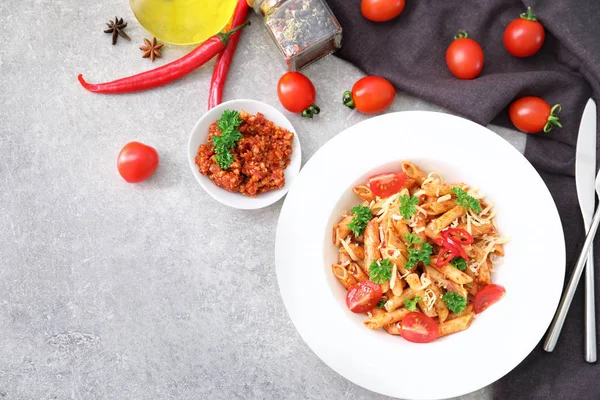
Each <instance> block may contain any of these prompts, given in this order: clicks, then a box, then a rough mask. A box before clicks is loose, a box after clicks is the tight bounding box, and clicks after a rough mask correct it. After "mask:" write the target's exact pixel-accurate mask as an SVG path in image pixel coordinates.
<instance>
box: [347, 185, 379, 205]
mask: <svg viewBox="0 0 600 400" xmlns="http://www.w3.org/2000/svg"><path fill="white" fill-rule="evenodd" d="M352 191H353V192H354V194H356V195H357V196H358V197H360V198H361V199H363V200H365V201H368V202H369V203H370V202H372V201H375V195H374V194H373V192H372V191H371V188H370V187H368V186H367V185H360V186H354V187H353V188H352Z"/></svg>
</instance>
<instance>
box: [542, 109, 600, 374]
mask: <svg viewBox="0 0 600 400" xmlns="http://www.w3.org/2000/svg"><path fill="white" fill-rule="evenodd" d="M575 157H576V158H575V183H576V186H577V198H578V199H579V204H580V207H581V213H582V215H583V222H584V225H585V231H586V232H587V231H588V228H589V227H590V224H591V221H592V215H593V214H594V203H595V200H596V197H595V196H596V195H595V180H596V179H595V174H596V103H594V100H592V99H589V100H588V103H587V104H586V106H585V109H584V111H583V116H582V117H581V124H580V125H579V136H578V138H577V149H576V153H575ZM593 260H594V258H593V253H592V251H591V250H590V252H589V256H588V261H587V265H586V268H585V270H586V286H585V359H586V361H588V362H595V361H596V322H595V320H596V317H595V309H594V261H593ZM577 272H578V271H577V269H574V270H573V273H572V274H571V277H570V278H569V283H568V284H567V290H566V292H565V293H564V294H563V297H562V299H561V302H560V305H559V307H558V311H557V313H556V315H555V316H554V320H553V321H552V325H551V326H550V330H549V333H548V336H547V337H546V341H545V342H544V350H546V351H553V350H554V347H555V346H556V342H557V341H558V337H559V335H560V331H561V330H562V327H563V324H564V322H565V318H566V317H567V312H568V310H569V307H570V306H571V301H572V300H573V296H574V295H575V290H576V289H577V283H578V282H579V279H580V278H581V270H579V273H577Z"/></svg>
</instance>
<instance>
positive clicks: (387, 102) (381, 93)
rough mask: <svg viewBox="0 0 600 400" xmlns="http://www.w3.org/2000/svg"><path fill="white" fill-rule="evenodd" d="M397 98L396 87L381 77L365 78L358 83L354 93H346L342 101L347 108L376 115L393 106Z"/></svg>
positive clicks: (354, 87)
mask: <svg viewBox="0 0 600 400" xmlns="http://www.w3.org/2000/svg"><path fill="white" fill-rule="evenodd" d="M394 97H396V89H394V85H392V84H391V83H390V81H388V80H387V79H385V78H382V77H380V76H365V77H364V78H361V79H359V80H358V81H356V83H355V84H354V86H352V91H349V90H347V91H345V92H344V95H343V97H342V101H343V103H344V105H345V106H346V107H349V108H351V109H354V108H356V109H357V110H358V111H360V112H361V113H364V114H376V113H379V112H382V111H383V110H385V109H386V108H388V107H389V106H391V105H392V103H393V102H394Z"/></svg>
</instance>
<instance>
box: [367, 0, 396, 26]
mask: <svg viewBox="0 0 600 400" xmlns="http://www.w3.org/2000/svg"><path fill="white" fill-rule="evenodd" d="M405 4H406V1H405V0H362V3H361V4H360V11H361V12H362V15H363V16H364V17H365V18H366V19H369V20H371V21H374V22H385V21H389V20H391V19H394V18H396V17H397V16H398V15H400V14H401V13H402V11H403V10H404V5H405Z"/></svg>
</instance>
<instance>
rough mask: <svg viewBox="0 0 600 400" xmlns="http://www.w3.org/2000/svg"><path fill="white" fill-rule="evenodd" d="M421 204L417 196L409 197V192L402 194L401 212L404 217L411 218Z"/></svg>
mask: <svg viewBox="0 0 600 400" xmlns="http://www.w3.org/2000/svg"><path fill="white" fill-rule="evenodd" d="M418 204H419V198H418V197H417V196H412V197H409V196H408V195H407V194H404V195H402V196H400V214H402V217H403V218H404V219H410V217H412V216H413V215H414V213H416V212H417V207H415V206H416V205H418Z"/></svg>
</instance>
